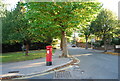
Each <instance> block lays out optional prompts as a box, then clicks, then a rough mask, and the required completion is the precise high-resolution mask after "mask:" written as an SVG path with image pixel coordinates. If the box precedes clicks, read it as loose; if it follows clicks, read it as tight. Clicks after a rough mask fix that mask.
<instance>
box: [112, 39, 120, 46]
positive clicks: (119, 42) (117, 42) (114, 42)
mask: <svg viewBox="0 0 120 81" xmlns="http://www.w3.org/2000/svg"><path fill="white" fill-rule="evenodd" d="M111 44H114V45H120V38H119V37H116V38H113V39H112V42H111Z"/></svg>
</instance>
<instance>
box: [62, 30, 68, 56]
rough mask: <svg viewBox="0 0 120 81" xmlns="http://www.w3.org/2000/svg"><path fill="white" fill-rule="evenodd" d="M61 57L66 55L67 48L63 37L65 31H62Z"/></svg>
mask: <svg viewBox="0 0 120 81" xmlns="http://www.w3.org/2000/svg"><path fill="white" fill-rule="evenodd" d="M62 49H63V50H62V57H68V50H67V40H66V37H65V31H62Z"/></svg>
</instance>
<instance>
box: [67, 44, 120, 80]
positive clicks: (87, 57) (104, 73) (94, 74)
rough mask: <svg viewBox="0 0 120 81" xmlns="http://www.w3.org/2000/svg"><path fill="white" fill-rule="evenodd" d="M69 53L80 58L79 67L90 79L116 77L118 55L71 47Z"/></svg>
mask: <svg viewBox="0 0 120 81" xmlns="http://www.w3.org/2000/svg"><path fill="white" fill-rule="evenodd" d="M69 53H70V54H71V55H73V56H75V57H77V58H78V59H79V60H80V63H79V65H80V69H81V70H83V71H84V73H85V75H86V76H87V77H90V78H92V79H118V56H113V55H108V54H103V53H100V52H94V51H90V50H85V49H83V48H77V47H75V48H72V47H70V46H69Z"/></svg>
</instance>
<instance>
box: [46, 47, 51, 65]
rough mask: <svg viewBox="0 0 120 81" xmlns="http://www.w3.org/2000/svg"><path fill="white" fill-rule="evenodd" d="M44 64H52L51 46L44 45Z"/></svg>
mask: <svg viewBox="0 0 120 81" xmlns="http://www.w3.org/2000/svg"><path fill="white" fill-rule="evenodd" d="M46 51H47V52H46V65H47V66H50V65H52V46H46Z"/></svg>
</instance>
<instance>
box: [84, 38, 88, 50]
mask: <svg viewBox="0 0 120 81" xmlns="http://www.w3.org/2000/svg"><path fill="white" fill-rule="evenodd" d="M85 39H86V45H85V49H88V37H87V36H86V37H85Z"/></svg>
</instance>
